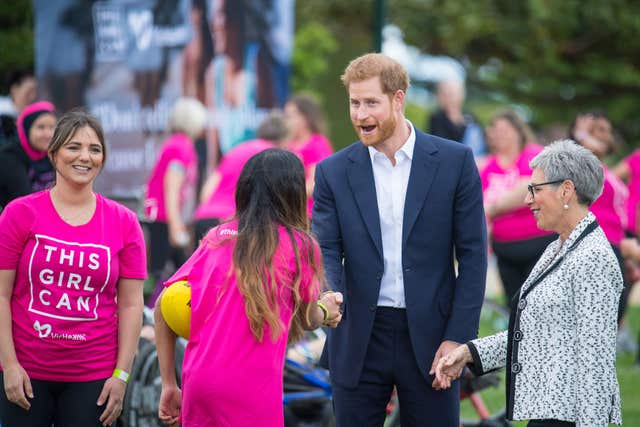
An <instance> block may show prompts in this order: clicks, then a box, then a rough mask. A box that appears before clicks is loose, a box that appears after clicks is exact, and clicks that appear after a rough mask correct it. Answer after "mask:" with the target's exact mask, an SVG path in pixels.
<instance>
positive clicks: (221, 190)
mask: <svg viewBox="0 0 640 427" xmlns="http://www.w3.org/2000/svg"><path fill="white" fill-rule="evenodd" d="M288 135H289V130H288V128H287V123H286V122H285V120H284V116H283V115H282V113H279V112H277V111H273V112H271V113H270V114H269V115H268V116H267V118H266V119H264V121H263V122H262V123H261V124H260V126H259V127H258V131H257V136H258V138H257V139H254V140H251V141H247V142H243V143H242V144H240V145H238V146H236V147H234V148H232V149H231V150H230V151H229V152H228V153H227V154H225V156H224V157H223V158H222V161H221V162H220V164H219V165H218V167H217V168H216V170H215V171H214V172H213V173H212V174H211V175H210V176H209V177H208V178H207V180H206V181H205V184H204V185H203V186H202V191H201V192H200V205H199V206H198V208H197V209H196V211H195V213H194V215H193V218H194V221H195V223H194V234H195V241H196V242H200V240H201V239H202V238H203V237H204V236H205V234H207V231H209V229H211V228H213V227H215V226H216V225H218V224H220V223H221V222H223V221H226V220H228V219H230V218H231V217H233V215H234V214H235V212H236V202H235V199H234V195H235V192H236V184H237V183H238V178H239V177H240V172H241V171H242V168H243V167H244V165H245V163H247V161H248V160H249V159H250V158H251V157H252V156H254V155H255V154H258V153H259V152H261V151H264V150H266V149H268V148H274V147H280V146H282V145H283V144H284V142H285V141H286V140H287V137H288Z"/></svg>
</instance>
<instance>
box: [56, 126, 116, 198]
mask: <svg viewBox="0 0 640 427" xmlns="http://www.w3.org/2000/svg"><path fill="white" fill-rule="evenodd" d="M103 162H104V148H103V146H102V143H101V142H100V139H98V135H97V134H96V132H95V131H94V130H93V129H92V128H91V127H89V126H84V127H81V128H79V129H78V130H77V131H76V132H75V133H74V134H73V135H72V136H71V138H69V139H68V140H67V141H66V142H65V143H64V144H62V146H61V147H60V149H59V150H58V151H56V152H55V153H54V154H53V164H54V167H55V169H56V173H57V180H58V181H60V180H65V181H66V182H67V183H68V184H70V185H73V186H83V185H87V184H91V183H93V181H94V180H95V178H96V176H97V175H98V173H99V172H100V170H101V169H102V166H103Z"/></svg>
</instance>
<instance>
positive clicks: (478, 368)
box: [466, 341, 485, 376]
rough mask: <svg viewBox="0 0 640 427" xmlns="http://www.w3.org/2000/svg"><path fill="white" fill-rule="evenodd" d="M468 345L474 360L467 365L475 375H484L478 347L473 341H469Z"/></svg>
mask: <svg viewBox="0 0 640 427" xmlns="http://www.w3.org/2000/svg"><path fill="white" fill-rule="evenodd" d="M466 345H467V347H468V348H469V352H470V353H471V357H472V358H473V362H472V363H470V364H468V365H467V367H468V368H469V370H470V371H471V372H472V373H473V375H475V376H480V375H483V374H484V373H485V372H484V368H483V367H482V360H481V359H480V353H478V349H477V348H476V346H475V345H474V344H473V342H471V341H469V342H467V344H466Z"/></svg>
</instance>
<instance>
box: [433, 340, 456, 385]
mask: <svg viewBox="0 0 640 427" xmlns="http://www.w3.org/2000/svg"><path fill="white" fill-rule="evenodd" d="M459 345H460V344H459V343H457V342H455V341H442V344H440V347H438V351H436V355H435V356H434V357H433V362H431V370H430V371H429V375H434V374H435V373H436V366H437V365H438V362H439V361H440V359H441V358H443V357H444V356H446V355H447V354H449V353H451V352H452V351H453V350H455V349H456V348H457V347H458V346H459ZM434 382H435V381H434Z"/></svg>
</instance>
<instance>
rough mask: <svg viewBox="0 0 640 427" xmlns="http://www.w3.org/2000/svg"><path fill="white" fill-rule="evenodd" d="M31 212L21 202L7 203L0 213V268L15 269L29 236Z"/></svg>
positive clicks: (31, 219) (32, 217)
mask: <svg viewBox="0 0 640 427" xmlns="http://www.w3.org/2000/svg"><path fill="white" fill-rule="evenodd" d="M33 219H34V216H33V213H32V212H31V210H30V209H28V208H27V206H25V205H24V204H22V203H15V202H14V203H9V204H8V205H7V207H6V208H5V209H4V210H3V211H2V215H0V270H16V269H17V268H18V263H19V261H20V256H21V255H22V251H23V250H24V246H25V243H26V241H27V239H28V238H29V230H30V228H31V227H30V225H31V223H32V221H33Z"/></svg>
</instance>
